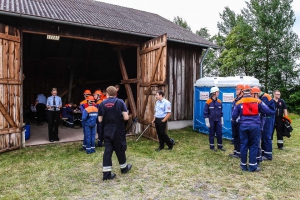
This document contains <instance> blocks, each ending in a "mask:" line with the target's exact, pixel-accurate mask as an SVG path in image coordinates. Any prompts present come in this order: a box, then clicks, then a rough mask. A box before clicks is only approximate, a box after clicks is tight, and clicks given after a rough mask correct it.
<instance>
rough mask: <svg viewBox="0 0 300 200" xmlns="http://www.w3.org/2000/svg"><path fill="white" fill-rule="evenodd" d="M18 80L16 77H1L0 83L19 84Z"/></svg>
mask: <svg viewBox="0 0 300 200" xmlns="http://www.w3.org/2000/svg"><path fill="white" fill-rule="evenodd" d="M21 83H22V82H21V81H20V80H16V79H9V78H1V79H0V84H5V85H21Z"/></svg>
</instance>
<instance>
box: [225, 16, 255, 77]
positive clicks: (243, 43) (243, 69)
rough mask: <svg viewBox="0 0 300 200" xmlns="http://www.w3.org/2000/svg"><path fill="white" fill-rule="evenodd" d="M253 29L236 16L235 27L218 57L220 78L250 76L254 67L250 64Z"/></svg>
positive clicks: (240, 17) (241, 17)
mask: <svg viewBox="0 0 300 200" xmlns="http://www.w3.org/2000/svg"><path fill="white" fill-rule="evenodd" d="M253 35H254V32H253V28H252V27H251V26H250V25H249V24H248V23H247V22H246V21H245V20H244V18H243V16H241V15H240V16H238V17H237V20H236V26H235V27H233V29H232V30H231V31H230V33H229V34H228V35H227V37H226V39H225V43H224V44H225V48H224V50H223V51H222V53H221V55H220V58H219V59H220V62H221V63H222V66H221V68H220V72H221V75H222V76H234V75H237V74H238V75H246V76H252V75H253V74H254V70H255V67H254V66H253V62H252V52H253V51H252V50H253V49H252V48H253V43H254V41H253V40H252V38H253Z"/></svg>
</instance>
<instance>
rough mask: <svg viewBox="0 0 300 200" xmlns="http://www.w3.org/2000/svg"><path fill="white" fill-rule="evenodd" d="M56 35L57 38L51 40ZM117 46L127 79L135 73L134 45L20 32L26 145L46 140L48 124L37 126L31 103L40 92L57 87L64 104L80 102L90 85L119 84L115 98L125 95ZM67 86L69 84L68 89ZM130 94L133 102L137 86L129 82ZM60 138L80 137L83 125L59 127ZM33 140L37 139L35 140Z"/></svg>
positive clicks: (47, 93)
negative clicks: (28, 134) (28, 126)
mask: <svg viewBox="0 0 300 200" xmlns="http://www.w3.org/2000/svg"><path fill="white" fill-rule="evenodd" d="M53 39H56V40H53ZM116 49H122V50H121V51H120V52H121V54H122V58H123V61H124V64H125V66H126V72H127V75H128V79H131V78H136V77H137V48H136V47H126V46H125V47H124V46H122V47H120V46H118V45H116V44H109V43H103V42H95V41H89V40H79V39H75V38H67V37H59V38H57V37H56V38H53V37H52V38H51V37H48V38H47V35H43V34H33V33H23V37H22V55H23V60H22V61H23V73H24V75H25V79H24V82H23V109H24V112H23V113H24V115H23V116H24V122H27V123H30V128H31V134H30V139H29V140H27V141H26V145H38V144H46V143H48V142H49V141H48V129H47V128H48V126H47V123H44V124H43V125H42V126H37V121H36V116H35V112H33V111H32V109H31V108H32V105H34V104H35V100H36V97H37V95H38V94H39V93H43V94H44V95H45V96H46V97H48V96H50V95H51V93H50V92H51V89H52V88H53V87H56V88H57V89H58V95H59V96H60V97H61V98H62V103H63V104H65V103H67V102H68V101H71V102H73V103H75V104H77V105H78V104H79V103H80V101H82V100H83V95H82V94H83V91H84V90H85V89H89V90H91V91H92V92H94V91H95V90H96V89H100V88H101V89H105V88H106V87H108V86H109V85H116V84H119V85H120V91H119V93H118V98H121V99H123V100H125V99H127V93H126V90H125V87H124V85H123V84H120V83H121V81H122V80H123V75H122V73H121V70H120V63H119V57H118V53H117V52H116ZM69 88H72V90H71V92H70V91H69ZM131 90H132V94H133V98H134V100H135V102H136V98H137V91H136V90H137V87H136V84H132V85H131ZM59 136H60V141H61V142H67V141H76V140H81V139H82V129H76V130H73V129H61V127H59ZM34 140H36V141H34Z"/></svg>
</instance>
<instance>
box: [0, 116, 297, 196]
mask: <svg viewBox="0 0 300 200" xmlns="http://www.w3.org/2000/svg"><path fill="white" fill-rule="evenodd" d="M296 117H299V116H292V119H293V124H292V125H293V128H294V131H293V132H292V137H291V138H284V141H285V148H286V150H285V151H280V150H278V149H277V148H276V147H277V145H276V137H275V140H274V141H273V142H274V144H273V145H274V146H273V147H274V148H273V161H266V162H263V163H262V165H261V167H262V171H261V172H258V173H251V172H242V171H241V170H240V168H239V160H238V159H236V158H230V157H229V156H228V155H229V154H230V153H232V151H233V146H232V145H230V142H229V141H227V140H225V141H224V147H225V148H226V149H227V151H226V152H221V151H217V152H213V151H211V150H209V145H208V135H204V134H200V133H197V132H194V131H193V130H192V128H185V129H181V130H174V131H170V132H169V135H170V136H171V137H173V138H174V139H175V140H176V142H177V144H176V145H175V146H174V149H173V150H172V151H167V150H163V151H160V152H155V151H154V150H155V149H156V148H157V147H158V143H156V142H153V141H150V140H147V139H145V138H142V139H140V140H139V141H138V142H135V139H136V137H131V138H128V150H127V161H128V163H132V164H133V168H132V170H131V171H130V172H129V173H128V174H121V173H120V170H119V164H118V162H117V158H116V156H115V154H114V155H113V172H115V173H116V174H117V177H116V179H115V180H111V181H102V155H103V148H100V149H99V148H97V149H96V150H97V152H96V153H95V154H90V155H87V154H85V153H84V152H80V151H78V149H79V147H80V143H79V142H78V143H67V144H52V145H46V146H37V147H27V148H24V149H21V150H16V151H12V152H7V153H2V154H0V199H8V200H12V199H22V200H23V199H205V200H206V199H300V142H299V141H300V134H299V133H300V118H296Z"/></svg>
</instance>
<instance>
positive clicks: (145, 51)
mask: <svg viewBox="0 0 300 200" xmlns="http://www.w3.org/2000/svg"><path fill="white" fill-rule="evenodd" d="M166 45H167V41H165V42H163V43H159V44H156V45H154V46H152V47H149V48H146V49H143V50H141V51H140V54H145V53H148V52H150V51H154V50H156V49H158V48H161V47H164V46H166Z"/></svg>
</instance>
